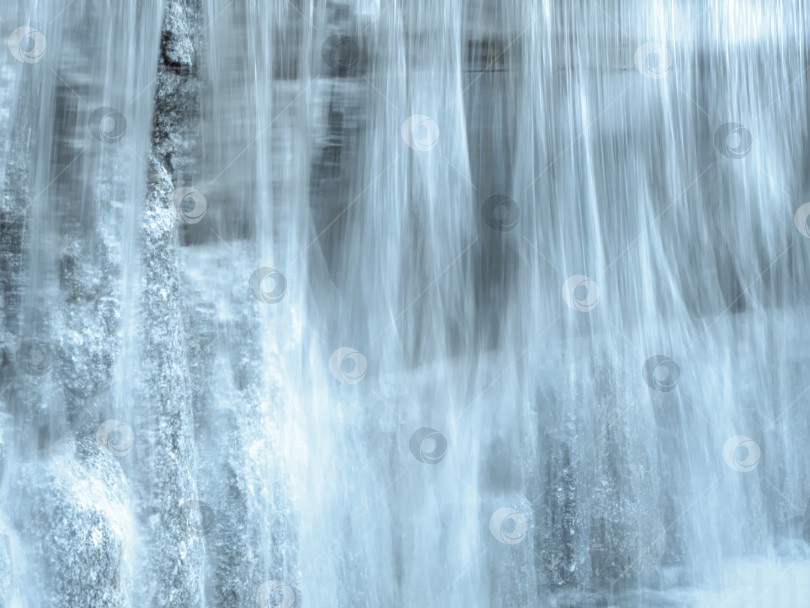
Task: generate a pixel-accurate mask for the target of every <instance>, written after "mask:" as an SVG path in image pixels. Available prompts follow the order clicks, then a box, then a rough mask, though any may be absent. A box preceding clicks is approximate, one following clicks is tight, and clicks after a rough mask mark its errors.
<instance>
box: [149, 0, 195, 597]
mask: <svg viewBox="0 0 810 608" xmlns="http://www.w3.org/2000/svg"><path fill="white" fill-rule="evenodd" d="M200 19H201V14H200V11H199V5H198V4H197V3H195V2H192V3H188V2H182V1H171V2H169V3H168V5H167V10H166V14H165V17H164V24H163V39H162V42H161V49H162V54H161V59H160V62H159V66H158V78H157V90H156V93H155V95H156V101H155V118H154V125H153V130H152V154H151V156H150V168H149V179H148V184H147V196H146V205H145V207H144V213H143V224H142V229H141V240H142V242H141V250H142V252H143V253H142V257H141V265H142V266H141V267H142V294H143V296H142V298H143V299H142V304H141V305H142V308H143V319H144V323H143V325H142V328H143V331H142V333H141V335H140V340H141V348H142V351H141V352H142V353H143V355H142V356H143V374H144V377H143V382H144V390H145V395H144V396H145V398H146V400H147V403H148V406H147V411H148V413H147V416H146V420H145V422H144V424H143V425H142V431H143V432H145V433H147V434H148V436H149V437H150V438H151V439H152V442H153V445H154V449H153V450H152V452H151V453H150V454H149V455H148V457H147V461H146V466H145V467H143V468H142V469H141V479H140V483H141V485H142V491H143V492H145V494H146V504H147V509H146V513H145V515H146V517H148V524H149V537H150V538H149V550H148V551H149V568H150V571H151V572H152V575H151V580H150V583H151V584H150V589H149V591H148V600H147V601H148V602H149V603H150V605H152V606H155V607H158V606H160V607H163V606H165V607H169V606H187V607H189V608H193V607H195V606H203V605H204V603H203V602H204V600H203V597H204V586H203V560H204V551H205V549H204V532H205V531H207V529H208V528H209V524H210V522H209V520H210V514H209V512H208V510H207V509H202V508H200V507H201V504H202V505H204V503H200V501H199V500H198V497H197V487H196V458H195V454H194V417H193V412H192V398H191V397H192V395H191V392H190V390H189V377H188V371H187V370H188V368H187V364H186V345H185V336H184V331H183V310H182V302H181V292H180V290H181V288H180V269H179V266H178V255H177V244H178V236H177V227H176V210H175V208H174V207H173V206H172V204H171V202H170V198H171V195H172V192H173V191H174V189H175V187H176V185H175V184H176V181H177V180H178V179H179V177H178V175H179V174H181V173H182V172H183V171H184V170H186V169H187V163H188V162H189V161H190V159H189V158H188V150H189V147H190V146H191V145H193V142H194V141H195V138H194V136H193V133H195V132H196V131H197V130H198V128H199V113H198V112H197V111H195V107H198V105H199V98H198V88H199V84H198V82H197V80H196V78H195V77H194V76H193V71H194V70H195V69H197V68H198V61H197V57H198V52H196V51H195V49H194V46H193V41H194V40H195V37H196V36H198V35H199V30H200V27H199V20H200Z"/></svg>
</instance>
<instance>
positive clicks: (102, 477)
mask: <svg viewBox="0 0 810 608" xmlns="http://www.w3.org/2000/svg"><path fill="white" fill-rule="evenodd" d="M74 448H75V451H76V455H75V456H74V453H73V451H74ZM21 473H23V475H22V477H23V478H24V479H26V480H28V484H27V485H25V486H24V487H20V488H18V490H19V496H20V497H21V498H22V501H21V502H23V503H24V504H27V505H30V511H29V512H28V513H27V517H26V518H25V519H24V520H20V521H18V522H16V523H17V528H18V529H19V530H22V532H21V534H20V536H21V538H22V539H23V540H24V542H25V543H26V546H27V547H28V548H29V551H33V554H35V555H38V556H40V559H39V560H38V561H37V562H36V566H35V573H34V579H35V580H36V581H37V590H38V592H39V597H40V598H41V599H40V601H41V603H42V605H50V606H87V607H88V608H124V607H127V606H130V605H131V603H130V598H131V593H132V580H131V577H130V573H129V563H130V562H131V560H132V557H133V550H134V545H135V538H134V530H135V526H134V520H133V516H132V512H131V510H130V507H129V504H131V498H130V497H129V491H128V484H127V482H126V479H125V478H124V475H123V472H122V470H121V467H120V466H119V464H118V462H117V461H116V460H115V458H114V457H112V456H110V455H109V454H106V453H105V452H103V451H102V450H101V449H100V448H99V447H98V445H97V444H96V443H95V438H88V439H85V440H83V441H82V442H80V443H79V444H74V443H73V442H65V443H62V444H61V445H60V446H58V447H57V448H56V449H54V450H53V451H52V452H51V453H50V454H49V455H48V458H47V459H46V461H45V462H43V463H32V464H29V465H26V466H25V468H24V470H23V471H21ZM18 515H21V512H20V513H18ZM38 522H49V524H48V525H47V526H44V525H40V524H39V523H38Z"/></svg>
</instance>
